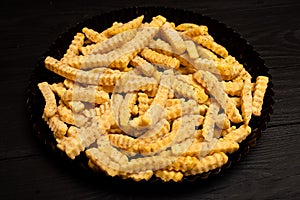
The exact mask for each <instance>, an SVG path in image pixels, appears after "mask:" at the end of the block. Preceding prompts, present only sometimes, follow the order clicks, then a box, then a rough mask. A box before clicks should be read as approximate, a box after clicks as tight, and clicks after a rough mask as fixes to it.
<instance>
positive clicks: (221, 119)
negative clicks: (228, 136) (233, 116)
mask: <svg viewBox="0 0 300 200" xmlns="http://www.w3.org/2000/svg"><path fill="white" fill-rule="evenodd" d="M216 125H217V127H219V128H220V129H228V128H229V127H230V120H229V119H228V117H227V116H226V114H225V113H221V114H218V115H217V116H216Z"/></svg>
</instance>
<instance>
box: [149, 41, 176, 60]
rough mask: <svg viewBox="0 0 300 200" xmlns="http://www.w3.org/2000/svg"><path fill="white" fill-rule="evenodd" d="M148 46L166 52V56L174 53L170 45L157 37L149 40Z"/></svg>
mask: <svg viewBox="0 0 300 200" xmlns="http://www.w3.org/2000/svg"><path fill="white" fill-rule="evenodd" d="M149 48H150V49H154V50H155V51H157V52H159V53H163V54H166V55H168V56H171V55H173V54H174V51H173V48H172V46H171V45H170V44H169V43H167V42H165V41H164V40H161V39H159V38H157V39H156V40H151V41H150V43H149Z"/></svg>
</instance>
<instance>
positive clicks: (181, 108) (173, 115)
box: [165, 100, 200, 121]
mask: <svg viewBox="0 0 300 200" xmlns="http://www.w3.org/2000/svg"><path fill="white" fill-rule="evenodd" d="M197 106H198V105H197V102H196V101H194V100H188V101H187V102H181V103H178V104H175V105H173V106H169V107H167V108H166V110H165V112H166V119H167V120H168V121H172V120H175V119H177V118H179V117H181V116H184V115H197V114H200V112H199V110H198V108H197Z"/></svg>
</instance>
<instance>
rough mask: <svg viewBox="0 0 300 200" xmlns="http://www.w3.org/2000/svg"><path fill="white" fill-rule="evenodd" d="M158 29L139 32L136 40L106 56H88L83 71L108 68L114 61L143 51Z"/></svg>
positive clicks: (147, 28)
mask: <svg viewBox="0 0 300 200" xmlns="http://www.w3.org/2000/svg"><path fill="white" fill-rule="evenodd" d="M157 32H158V28H153V27H146V28H143V29H142V30H140V31H138V32H137V33H136V34H135V36H134V38H133V39H132V40H130V41H129V42H127V43H125V44H124V45H123V46H122V47H120V48H118V49H115V50H112V51H110V52H108V53H106V54H91V55H89V56H87V58H86V59H85V61H84V62H83V63H82V65H81V68H82V69H90V68H96V67H101V66H108V65H110V64H111V63H112V62H113V61H114V60H116V59H118V58H120V57H121V56H123V55H127V54H129V53H132V52H136V51H137V50H141V49H143V48H144V47H145V46H146V45H147V44H148V43H149V41H150V40H151V39H152V38H153V37H154V36H155V35H156V33H157Z"/></svg>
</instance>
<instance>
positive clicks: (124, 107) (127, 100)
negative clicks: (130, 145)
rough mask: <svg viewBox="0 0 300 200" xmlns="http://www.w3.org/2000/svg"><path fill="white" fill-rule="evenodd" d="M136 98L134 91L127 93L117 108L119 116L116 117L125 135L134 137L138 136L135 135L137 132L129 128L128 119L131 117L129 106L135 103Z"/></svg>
mask: <svg viewBox="0 0 300 200" xmlns="http://www.w3.org/2000/svg"><path fill="white" fill-rule="evenodd" d="M136 98H137V95H136V93H127V94H126V95H125V97H124V100H123V102H122V103H121V105H120V107H121V109H120V110H119V116H118V118H117V119H118V121H119V124H118V125H119V127H120V128H121V129H123V130H124V131H125V133H126V134H127V135H130V136H134V137H138V136H139V135H136V134H138V133H137V132H135V131H131V130H130V127H129V120H130V117H131V114H130V106H131V105H133V104H134V103H135V101H136Z"/></svg>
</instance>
